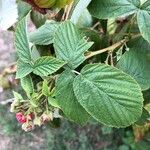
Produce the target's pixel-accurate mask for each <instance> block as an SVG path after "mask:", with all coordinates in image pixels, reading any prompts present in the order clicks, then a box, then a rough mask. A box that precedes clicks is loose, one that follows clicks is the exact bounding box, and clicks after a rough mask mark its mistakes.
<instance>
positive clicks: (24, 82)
mask: <svg viewBox="0 0 150 150" xmlns="http://www.w3.org/2000/svg"><path fill="white" fill-rule="evenodd" d="M21 86H22V88H23V89H24V91H25V92H26V94H27V96H28V97H29V98H30V96H31V94H32V93H33V92H34V86H33V82H32V78H31V76H30V75H28V76H26V77H24V78H22V79H21Z"/></svg>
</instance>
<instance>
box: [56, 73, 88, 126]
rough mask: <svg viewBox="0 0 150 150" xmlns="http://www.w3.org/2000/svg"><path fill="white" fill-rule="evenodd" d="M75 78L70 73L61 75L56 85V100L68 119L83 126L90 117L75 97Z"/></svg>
mask: <svg viewBox="0 0 150 150" xmlns="http://www.w3.org/2000/svg"><path fill="white" fill-rule="evenodd" d="M74 77H75V75H74V74H73V73H72V72H70V71H65V72H63V73H62V74H61V76H60V77H59V79H58V80H57V83H56V99H57V100H58V105H59V106H60V108H61V109H62V110H63V112H64V114H65V115H66V117H67V118H68V119H70V120H72V121H74V122H76V123H79V124H82V125H83V124H85V123H86V122H87V120H88V118H89V115H88V113H87V112H86V111H85V110H84V108H83V107H82V106H81V105H80V104H79V102H78V101H77V99H76V97H75V95H74V91H73V81H74Z"/></svg>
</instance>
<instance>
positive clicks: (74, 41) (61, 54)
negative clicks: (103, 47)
mask: <svg viewBox="0 0 150 150" xmlns="http://www.w3.org/2000/svg"><path fill="white" fill-rule="evenodd" d="M68 39H69V40H68ZM92 45H93V42H87V40H86V39H85V37H84V36H83V35H82V34H81V33H80V31H79V30H78V29H77V28H76V27H75V25H73V24H72V23H71V22H70V21H67V22H64V23H62V24H61V25H60V26H59V28H58V29H57V31H56V33H55V38H54V48H55V52H56V56H57V57H58V58H59V59H62V60H64V61H66V62H67V65H68V66H69V67H70V68H71V69H75V68H77V67H78V66H79V65H80V64H81V63H82V62H83V61H84V60H85V57H84V53H85V52H86V51H87V50H88V49H89V48H90V47H91V46H92Z"/></svg>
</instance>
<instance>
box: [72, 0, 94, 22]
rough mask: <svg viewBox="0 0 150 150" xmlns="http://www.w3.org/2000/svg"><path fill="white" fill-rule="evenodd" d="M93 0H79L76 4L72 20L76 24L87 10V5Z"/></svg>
mask: <svg viewBox="0 0 150 150" xmlns="http://www.w3.org/2000/svg"><path fill="white" fill-rule="evenodd" d="M90 2H91V0H78V2H77V3H76V5H75V8H74V10H73V13H72V16H71V19H70V20H71V22H73V23H74V24H76V23H77V22H78V20H79V18H80V16H81V15H82V13H83V12H84V11H85V10H86V8H87V6H88V5H89V3H90Z"/></svg>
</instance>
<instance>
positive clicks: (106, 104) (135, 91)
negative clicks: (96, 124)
mask: <svg viewBox="0 0 150 150" xmlns="http://www.w3.org/2000/svg"><path fill="white" fill-rule="evenodd" d="M74 92H75V95H76V97H77V99H78V101H79V103H80V104H81V105H82V106H83V107H84V108H85V109H86V110H87V112H89V114H90V115H91V116H93V117H94V118H95V119H96V120H98V121H100V122H102V123H104V124H106V125H108V126H114V127H124V126H129V125H130V124H132V123H134V122H135V121H136V120H137V119H138V118H139V117H140V116H141V113H142V103H143V98H142V94H141V92H140V87H139V85H138V84H137V83H136V82H135V81H134V80H133V79H132V78H131V77H130V76H129V75H127V74H125V73H123V72H121V71H120V70H117V69H115V68H113V67H110V66H107V65H102V64H101V65H100V64H94V65H87V66H85V67H84V68H83V69H82V71H81V75H79V76H78V77H76V79H75V81H74ZM116 93H117V94H116Z"/></svg>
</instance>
